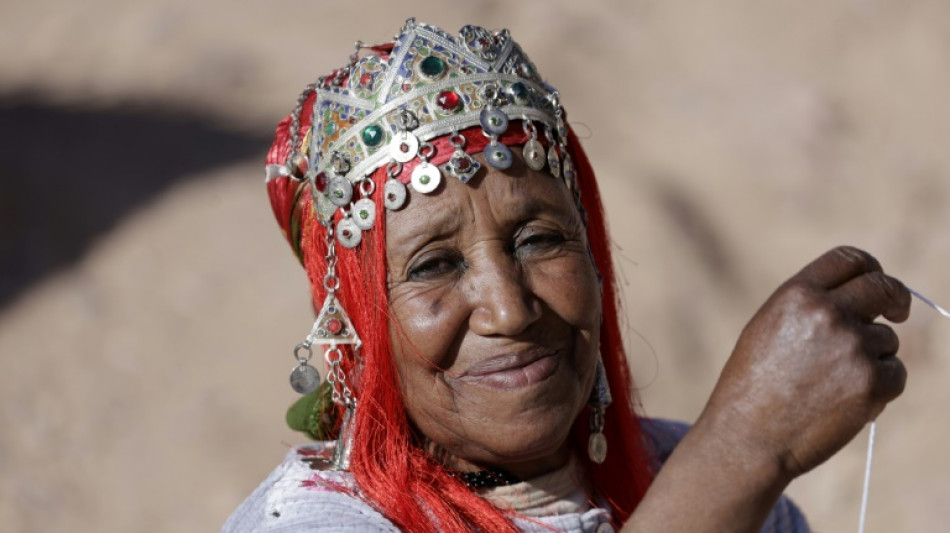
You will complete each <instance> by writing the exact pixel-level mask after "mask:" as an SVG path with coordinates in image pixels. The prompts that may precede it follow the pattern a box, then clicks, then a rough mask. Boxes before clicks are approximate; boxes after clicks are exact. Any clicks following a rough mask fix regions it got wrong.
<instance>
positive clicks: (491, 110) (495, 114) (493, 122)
mask: <svg viewBox="0 0 950 533" xmlns="http://www.w3.org/2000/svg"><path fill="white" fill-rule="evenodd" d="M478 122H479V123H480V124H481V125H482V129H483V130H485V131H486V132H488V133H490V134H493V135H501V134H502V133H505V132H506V131H508V115H506V114H505V112H504V111H502V110H501V109H498V108H497V107H486V108H485V109H482V112H481V113H479V114H478Z"/></svg>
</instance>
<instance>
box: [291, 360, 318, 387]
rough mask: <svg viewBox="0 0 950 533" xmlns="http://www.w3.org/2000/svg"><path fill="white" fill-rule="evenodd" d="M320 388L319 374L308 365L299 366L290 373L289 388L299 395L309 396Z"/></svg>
mask: <svg viewBox="0 0 950 533" xmlns="http://www.w3.org/2000/svg"><path fill="white" fill-rule="evenodd" d="M319 386H320V372H317V369H316V368H314V367H312V366H310V365H308V364H300V365H297V366H296V367H294V369H293V370H292V371H291V372H290V387H291V388H292V389H294V390H295V391H296V392H298V393H300V394H310V393H311V392H313V391H315V390H317V387H319Z"/></svg>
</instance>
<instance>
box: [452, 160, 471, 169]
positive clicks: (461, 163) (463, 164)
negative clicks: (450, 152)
mask: <svg viewBox="0 0 950 533" xmlns="http://www.w3.org/2000/svg"><path fill="white" fill-rule="evenodd" d="M470 166H472V163H471V161H469V160H468V158H467V157H460V158H458V161H456V162H455V168H457V169H459V170H461V171H465V170H468V168H469V167H470Z"/></svg>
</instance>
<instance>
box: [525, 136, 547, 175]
mask: <svg viewBox="0 0 950 533" xmlns="http://www.w3.org/2000/svg"><path fill="white" fill-rule="evenodd" d="M522 154H523V155H524V162H525V164H526V165H528V168H530V169H531V170H535V171H537V170H542V169H543V168H544V163H545V162H546V158H545V156H544V145H543V144H541V142H540V141H538V140H537V139H531V140H529V141H528V142H526V143H525V144H524V150H523V151H522Z"/></svg>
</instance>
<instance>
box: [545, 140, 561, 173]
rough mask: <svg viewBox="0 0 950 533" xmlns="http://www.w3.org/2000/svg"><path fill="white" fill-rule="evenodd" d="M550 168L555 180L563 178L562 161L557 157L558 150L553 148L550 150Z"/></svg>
mask: <svg viewBox="0 0 950 533" xmlns="http://www.w3.org/2000/svg"><path fill="white" fill-rule="evenodd" d="M548 168H549V169H550V171H551V175H552V176H554V177H555V178H560V177H561V160H560V159H558V157H557V150H555V149H554V147H553V146H552V147H551V148H549V149H548Z"/></svg>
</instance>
